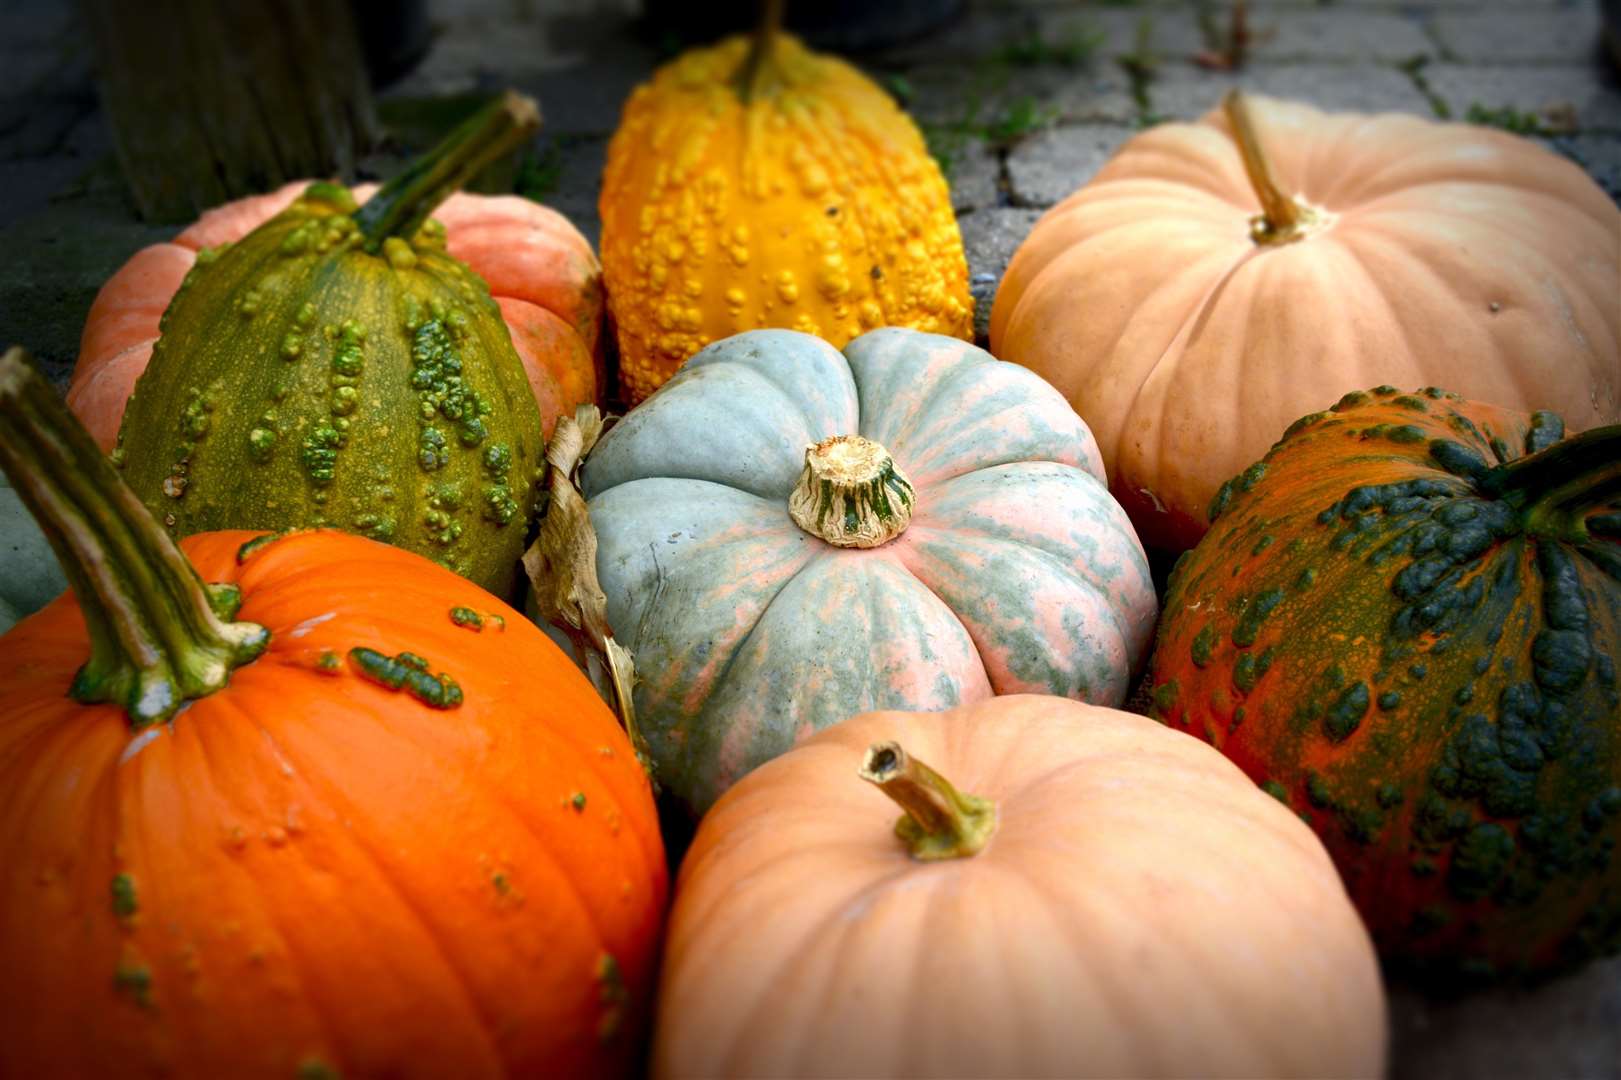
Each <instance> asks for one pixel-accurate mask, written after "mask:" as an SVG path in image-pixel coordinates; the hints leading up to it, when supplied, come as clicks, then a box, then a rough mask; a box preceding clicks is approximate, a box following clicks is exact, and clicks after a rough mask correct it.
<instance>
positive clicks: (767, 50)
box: [737, 0, 788, 105]
mask: <svg viewBox="0 0 1621 1080" xmlns="http://www.w3.org/2000/svg"><path fill="white" fill-rule="evenodd" d="M787 6H788V4H787V0H761V4H760V24H759V25H758V26H756V27H755V29H754V40H753V41H752V42H750V43H749V52H748V55H747V56H745V57H744V58H743V66H742V67H741V68H739V69H738V72H737V92H738V93H739V94H740V95H741V96H742V98H743V103H744V104H745V105H746V104H748V103H749V102H751V101H753V100H754V99H755V98H756V97H757V96H759V95H760V94H761V93H763V92H764V91H765V90H766V88H767V85H768V82H769V73H770V70H771V65H770V63H769V60H770V59H771V51H772V49H774V48H776V44H777V35H778V34H779V33H781V32H782V16H783V11H784V10H785V9H786V8H787Z"/></svg>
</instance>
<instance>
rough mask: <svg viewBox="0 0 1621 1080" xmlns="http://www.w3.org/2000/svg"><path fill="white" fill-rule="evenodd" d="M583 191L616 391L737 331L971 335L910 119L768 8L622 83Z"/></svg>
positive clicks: (964, 296)
mask: <svg viewBox="0 0 1621 1080" xmlns="http://www.w3.org/2000/svg"><path fill="white" fill-rule="evenodd" d="M768 6H769V5H768ZM600 205H601V210H602V265H603V275H604V278H605V280H606V282H607V286H608V305H609V308H610V309H611V310H612V312H613V316H614V321H615V323H616V324H617V327H618V335H619V354H620V369H619V381H620V388H621V391H622V392H623V394H624V395H625V398H626V399H627V400H628V401H630V402H631V403H633V404H634V403H635V402H638V401H641V400H642V399H643V398H645V397H647V395H648V394H650V393H652V392H653V391H654V390H656V389H657V388H658V387H659V386H660V385H661V384H662V383H663V382H664V381H665V380H666V379H668V378H669V377H670V376H671V375H672V374H674V372H675V370H676V368H678V367H680V366H681V363H682V362H683V361H685V360H686V359H687V358H688V357H689V356H691V355H693V354H694V353H696V352H697V351H698V350H699V349H701V348H703V347H704V346H705V345H708V344H709V343H710V342H712V341H716V340H718V339H720V338H723V337H728V336H730V335H732V334H737V333H740V332H742V331H745V330H753V329H757V328H762V327H781V328H785V329H792V330H799V331H802V332H805V333H809V334H815V335H817V336H819V337H823V338H826V339H827V340H828V341H830V342H832V344H833V345H834V346H835V347H840V348H842V347H843V346H844V344H845V343H846V342H847V341H849V340H850V339H851V338H854V337H855V336H857V335H858V334H861V333H863V332H864V331H867V330H872V329H874V328H876V327H880V326H907V327H913V328H915V329H919V330H928V331H931V332H936V333H942V334H950V335H953V336H956V337H961V338H972V337H973V310H974V306H973V305H974V302H973V297H972V296H970V295H969V292H968V264H967V262H966V260H965V259H964V256H963V248H962V238H961V235H960V234H959V232H958V230H957V219H956V218H955V216H953V214H952V212H951V197H950V193H949V191H948V190H947V188H946V182H945V179H944V178H943V177H942V176H941V174H940V169H939V166H938V165H936V164H935V161H934V159H933V158H932V157H931V156H930V155H929V152H928V149H927V148H926V147H925V146H924V143H923V136H922V135H921V134H920V133H919V132H918V129H917V126H916V125H915V124H913V123H912V121H911V120H910V119H909V118H908V117H907V116H906V114H905V113H903V112H901V111H900V109H898V108H897V107H896V106H895V103H894V101H893V100H891V98H890V97H889V95H888V94H886V93H885V92H884V91H883V90H881V89H880V88H879V87H878V86H877V85H876V84H874V83H873V82H872V81H871V80H870V79H868V78H866V77H865V76H863V75H862V74H861V73H860V72H858V71H856V69H855V68H853V67H851V66H850V65H849V64H846V63H845V62H844V61H842V60H839V59H837V58H835V57H831V56H823V55H820V54H817V53H813V52H810V51H808V50H807V49H805V47H804V46H802V45H801V44H800V43H799V42H798V41H797V40H796V39H795V38H793V37H792V36H790V35H788V34H784V33H780V32H778V30H777V29H776V28H775V26H774V25H772V21H771V20H770V19H769V18H768V19H767V20H766V23H765V25H764V26H762V28H761V30H760V32H759V33H758V34H757V35H755V37H754V38H753V40H752V41H751V40H750V39H749V38H746V37H735V38H731V39H729V40H727V41H723V42H721V43H720V44H718V45H715V46H712V47H709V48H703V49H695V50H693V51H691V52H688V53H686V54H684V55H682V56H680V57H677V58H676V59H675V60H674V61H672V62H671V63H669V64H667V65H665V66H664V67H662V68H660V69H659V70H658V72H657V73H656V74H655V75H654V76H653V79H652V81H651V82H649V83H647V84H645V85H643V86H640V87H638V88H637V89H636V91H635V93H633V94H632V95H631V97H630V100H629V101H628V102H627V103H626V105H625V112H624V117H623V119H622V120H621V122H620V125H619V130H618V131H617V132H615V134H614V137H613V141H612V142H611V143H610V144H609V146H608V163H607V168H606V170H605V172H604V174H603V181H602V195H601V200H600Z"/></svg>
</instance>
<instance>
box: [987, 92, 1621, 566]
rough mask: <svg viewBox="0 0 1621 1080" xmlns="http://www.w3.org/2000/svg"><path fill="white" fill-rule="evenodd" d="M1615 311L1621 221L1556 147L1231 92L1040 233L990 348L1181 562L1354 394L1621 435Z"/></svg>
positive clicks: (1147, 140)
mask: <svg viewBox="0 0 1621 1080" xmlns="http://www.w3.org/2000/svg"><path fill="white" fill-rule="evenodd" d="M1257 210H1260V211H1261V214H1260V215H1259V216H1257V213H1256V212H1257ZM1617 297H1621V211H1618V210H1617V209H1616V206H1615V204H1614V203H1612V202H1611V201H1610V199H1609V197H1608V196H1607V195H1605V194H1604V192H1603V191H1601V190H1600V189H1599V188H1598V186H1597V185H1595V184H1594V183H1593V181H1592V180H1591V179H1589V178H1588V177H1587V175H1586V174H1585V173H1584V172H1582V170H1581V169H1579V168H1577V167H1576V166H1575V165H1573V164H1571V163H1570V162H1568V161H1565V160H1563V159H1561V158H1559V157H1557V156H1555V155H1553V154H1551V153H1549V152H1547V151H1546V150H1543V149H1542V148H1541V147H1539V146H1537V145H1536V144H1534V143H1532V142H1530V141H1528V140H1525V139H1520V138H1517V137H1515V136H1512V135H1507V134H1504V133H1502V132H1498V131H1492V130H1489V129H1486V128H1482V127H1478V126H1475V125H1468V124H1437V123H1433V122H1430V121H1425V120H1420V119H1417V118H1415V117H1411V116H1395V115H1391V116H1374V117H1369V116H1359V115H1354V114H1344V115H1324V114H1323V113H1320V112H1318V111H1317V110H1315V109H1312V108H1309V107H1307V106H1304V105H1297V104H1290V103H1286V102H1279V101H1270V100H1267V99H1264V98H1257V99H1253V101H1252V102H1251V103H1250V104H1249V105H1248V106H1246V105H1245V104H1244V102H1243V99H1240V98H1229V103H1228V105H1227V107H1226V109H1225V111H1223V110H1218V111H1216V112H1213V113H1211V114H1210V115H1209V116H1207V117H1205V118H1204V119H1203V120H1202V121H1200V122H1199V123H1197V124H1165V125H1162V126H1160V127H1156V128H1154V129H1152V130H1150V131H1147V132H1145V133H1143V134H1141V135H1139V136H1137V137H1136V138H1134V139H1132V140H1131V141H1130V142H1129V143H1127V144H1126V145H1125V147H1123V148H1122V149H1121V150H1120V152H1119V153H1118V154H1116V155H1115V157H1114V158H1113V160H1111V161H1110V162H1109V163H1108V164H1107V165H1106V166H1104V168H1103V169H1102V171H1101V172H1099V173H1098V174H1097V176H1096V177H1095V178H1094V179H1093V180H1092V181H1091V182H1090V183H1088V184H1087V185H1086V186H1085V187H1084V188H1082V189H1081V190H1080V191H1078V192H1076V193H1075V194H1074V195H1072V196H1070V197H1069V198H1068V199H1066V200H1065V201H1064V202H1061V203H1059V204H1058V205H1057V206H1055V207H1054V208H1053V209H1052V210H1050V211H1049V212H1048V213H1047V214H1046V216H1045V217H1043V218H1042V219H1041V221H1040V222H1038V223H1037V225H1036V227H1035V229H1034V230H1032V232H1031V233H1030V235H1029V237H1028V238H1027V239H1026V240H1025V242H1024V244H1023V245H1022V246H1021V247H1020V248H1019V250H1018V252H1017V253H1016V254H1015V255H1014V258H1013V261H1012V263H1011V264H1010V265H1009V266H1008V270H1007V274H1006V276H1005V277H1004V278H1003V280H1002V284H1001V288H1000V291H999V292H998V294H997V297H996V305H995V308H994V309H993V310H992V313H991V326H990V335H991V351H992V352H993V353H994V354H995V355H996V356H998V357H1000V358H1001V359H1004V360H1012V361H1015V362H1017V363H1021V364H1024V365H1026V366H1028V367H1031V368H1034V369H1035V370H1036V371H1037V372H1039V373H1040V374H1041V375H1043V376H1044V377H1046V378H1047V380H1048V381H1049V382H1051V383H1053V384H1054V385H1055V386H1057V387H1058V389H1059V390H1060V391H1062V392H1063V394H1064V395H1065V396H1066V397H1067V398H1069V401H1070V404H1071V405H1073V406H1074V407H1075V410H1076V411H1077V412H1079V413H1080V414H1081V416H1082V417H1084V418H1085V419H1086V422H1087V423H1088V424H1089V425H1090V426H1091V428H1092V430H1093V432H1095V433H1096V435H1097V438H1098V445H1099V446H1100V447H1101V448H1102V451H1103V460H1104V466H1105V468H1106V469H1107V470H1108V474H1109V480H1110V484H1111V486H1112V488H1113V490H1114V491H1115V494H1116V497H1117V498H1118V499H1119V500H1120V502H1121V504H1122V505H1124V506H1125V507H1126V509H1127V511H1128V512H1129V513H1130V514H1131V516H1132V520H1133V521H1134V523H1135V524H1136V525H1137V530H1138V533H1139V534H1140V535H1141V536H1142V538H1143V540H1144V542H1145V543H1148V544H1150V545H1155V546H1160V547H1165V548H1170V549H1175V550H1180V549H1183V548H1188V547H1191V546H1193V544H1194V543H1195V542H1197V541H1198V539H1199V537H1200V536H1202V535H1203V534H1204V531H1205V528H1206V521H1205V509H1206V507H1208V506H1209V505H1210V500H1211V498H1212V497H1213V496H1214V495H1215V493H1216V490H1217V489H1218V488H1219V487H1220V486H1221V485H1222V483H1223V482H1224V481H1226V480H1227V479H1228V478H1229V477H1232V476H1234V475H1237V474H1238V473H1239V472H1240V471H1241V470H1242V469H1244V468H1245V467H1246V466H1247V465H1249V464H1250V463H1251V462H1253V461H1255V460H1257V459H1258V458H1260V457H1261V455H1262V454H1264V453H1265V452H1266V449H1267V447H1268V446H1270V445H1271V443H1272V440H1273V439H1274V438H1275V437H1276V435H1277V433H1278V432H1280V431H1282V430H1284V428H1286V427H1288V426H1289V424H1290V423H1291V422H1292V421H1293V420H1295V419H1296V418H1297V417H1299V416H1302V415H1304V414H1305V413H1308V412H1311V411H1312V410H1314V409H1318V408H1321V407H1322V403H1323V402H1325V401H1334V400H1336V399H1338V398H1339V397H1340V396H1341V395H1342V394H1344V393H1346V392H1347V391H1350V390H1356V389H1359V388H1361V387H1366V386H1372V385H1375V384H1378V383H1391V384H1394V385H1397V386H1426V385H1437V386H1445V387H1448V388H1449V389H1451V390H1453V391H1455V392H1457V393H1460V394H1462V395H1463V396H1464V397H1466V398H1471V399H1473V400H1476V401H1483V402H1489V403H1491V404H1494V405H1498V406H1502V407H1505V408H1512V409H1517V410H1520V411H1524V412H1531V411H1534V410H1537V409H1549V410H1552V411H1554V412H1558V413H1560V414H1561V415H1563V416H1564V417H1565V421H1566V423H1568V424H1569V425H1570V426H1571V428H1572V429H1573V430H1577V431H1580V430H1585V429H1587V428H1591V427H1597V426H1600V425H1603V424H1609V423H1615V422H1616V421H1618V420H1621V303H1617V300H1616V298H1617Z"/></svg>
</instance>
